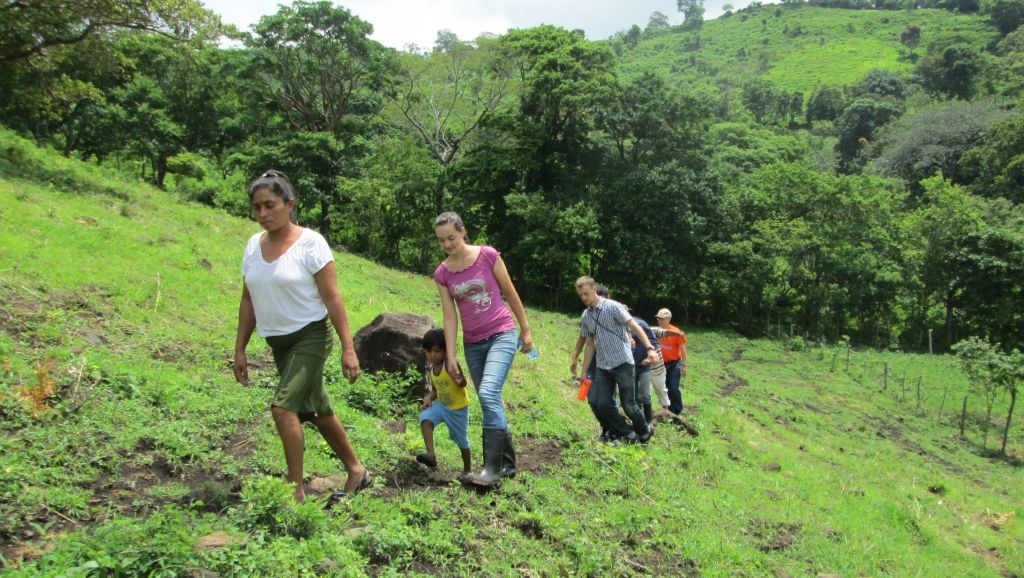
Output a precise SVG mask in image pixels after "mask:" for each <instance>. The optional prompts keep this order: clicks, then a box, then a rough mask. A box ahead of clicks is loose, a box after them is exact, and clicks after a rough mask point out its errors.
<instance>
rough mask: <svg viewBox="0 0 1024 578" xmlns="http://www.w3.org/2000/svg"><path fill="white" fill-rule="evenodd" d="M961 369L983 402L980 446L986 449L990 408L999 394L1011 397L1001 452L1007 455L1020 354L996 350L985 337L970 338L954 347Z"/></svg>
mask: <svg viewBox="0 0 1024 578" xmlns="http://www.w3.org/2000/svg"><path fill="white" fill-rule="evenodd" d="M953 351H955V352H956V356H957V360H958V361H959V362H960V367H961V369H963V372H964V373H965V374H967V381H968V383H970V385H971V389H972V390H974V392H975V393H977V394H979V395H980V396H981V398H982V400H983V401H984V402H985V423H984V426H983V427H984V433H983V436H984V438H983V442H982V444H983V445H984V446H985V447H988V429H989V427H990V426H991V424H992V406H993V405H995V402H996V398H997V397H998V395H999V393H1000V392H1001V391H1003V390H1005V391H1006V392H1007V393H1009V394H1010V397H1011V402H1010V411H1009V413H1008V414H1007V416H1006V427H1005V428H1004V429H1003V445H1002V449H1001V450H1000V451H1001V453H1003V454H1004V455H1005V454H1006V437H1007V435H1008V433H1009V431H1010V419H1011V418H1012V417H1013V409H1014V406H1015V405H1016V402H1017V385H1018V383H1019V382H1020V380H1021V379H1022V378H1024V365H1022V362H1024V356H1022V355H1021V354H1020V351H1014V352H1012V353H1009V354H1006V353H1003V352H1002V351H1000V350H999V347H998V346H996V345H993V344H992V343H989V341H988V339H987V338H984V339H982V338H978V337H970V338H968V339H965V340H963V341H960V342H959V343H957V344H956V345H954V346H953Z"/></svg>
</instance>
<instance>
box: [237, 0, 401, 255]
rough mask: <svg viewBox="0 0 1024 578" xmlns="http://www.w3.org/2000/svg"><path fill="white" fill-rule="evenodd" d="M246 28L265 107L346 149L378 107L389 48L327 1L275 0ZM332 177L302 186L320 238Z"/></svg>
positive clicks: (390, 61) (325, 228)
mask: <svg viewBox="0 0 1024 578" xmlns="http://www.w3.org/2000/svg"><path fill="white" fill-rule="evenodd" d="M253 28H254V31H253V34H250V35H247V36H246V38H245V43H246V45H247V46H248V47H249V48H251V49H252V50H253V51H254V55H255V62H254V64H255V66H256V70H257V71H258V76H259V78H260V82H259V84H258V86H259V87H260V89H261V90H262V94H263V97H264V98H265V100H266V103H267V104H268V105H270V108H269V110H270V111H274V112H278V113H280V114H281V115H282V117H283V118H284V120H285V122H286V123H287V124H288V126H289V130H291V131H297V132H299V133H305V134H315V133H326V134H327V135H330V136H331V137H332V138H334V139H336V140H337V141H339V142H340V143H341V145H342V148H345V149H348V148H349V147H348V146H347V145H348V144H349V143H351V142H352V141H353V139H355V138H356V137H357V136H359V135H362V134H364V133H365V132H366V130H367V129H368V127H369V125H370V123H371V121H372V120H373V119H374V118H375V117H376V115H377V113H378V112H379V111H380V109H381V107H382V106H383V103H384V98H383V94H382V93H383V92H384V91H385V90H386V89H387V87H388V85H389V83H390V81H391V76H392V74H393V69H394V57H393V52H392V51H390V50H388V49H385V48H384V47H383V46H381V45H380V44H379V43H377V42H375V41H373V40H370V38H369V35H370V33H371V32H373V27H372V26H371V25H370V24H369V23H367V22H364V21H363V20H361V19H360V18H358V17H357V16H354V15H352V13H351V12H349V11H348V10H346V9H345V8H341V7H336V6H334V5H332V4H331V2H329V1H327V0H322V1H318V2H305V1H302V0H297V1H296V2H294V3H293V4H292V5H291V6H281V7H280V9H279V10H278V12H277V13H276V14H272V15H269V16H263V17H262V18H260V21H259V22H258V23H257V24H256V25H255V26H254V27H253ZM328 148H331V147H328ZM317 150H322V149H321V148H320V147H317ZM336 176H338V175H336V174H329V175H323V177H322V178H320V179H315V180H314V181H315V182H311V183H310V184H311V185H315V186H316V187H318V188H317V189H315V190H309V191H308V193H309V194H311V195H314V196H316V197H319V199H320V205H321V212H320V232H321V234H323V235H324V236H325V237H328V238H329V237H330V207H331V204H332V202H333V201H334V200H335V199H336V198H337V194H336V191H335V190H334V188H335V187H334V183H335V179H334V177H336ZM321 187H326V188H321Z"/></svg>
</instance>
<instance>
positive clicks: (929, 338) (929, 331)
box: [928, 329, 934, 355]
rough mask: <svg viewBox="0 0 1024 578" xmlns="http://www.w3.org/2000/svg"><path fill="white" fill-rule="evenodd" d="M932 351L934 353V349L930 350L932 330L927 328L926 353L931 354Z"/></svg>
mask: <svg viewBox="0 0 1024 578" xmlns="http://www.w3.org/2000/svg"><path fill="white" fill-rule="evenodd" d="M933 353H934V351H932V330H931V329H929V330H928V354H929V355H932V354H933Z"/></svg>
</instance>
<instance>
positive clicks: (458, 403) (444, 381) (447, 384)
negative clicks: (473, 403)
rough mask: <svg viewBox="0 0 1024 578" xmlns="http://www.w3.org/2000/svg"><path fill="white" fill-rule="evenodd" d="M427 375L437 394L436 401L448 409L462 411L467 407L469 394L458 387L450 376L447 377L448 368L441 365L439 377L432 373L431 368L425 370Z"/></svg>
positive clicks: (463, 388) (464, 389)
mask: <svg viewBox="0 0 1024 578" xmlns="http://www.w3.org/2000/svg"><path fill="white" fill-rule="evenodd" d="M427 372H428V375H430V383H431V385H433V386H434V391H436V392H437V399H439V400H441V403H443V404H444V405H445V407H447V408H448V409H462V408H464V407H466V406H467V405H469V394H467V393H466V388H465V387H461V386H459V384H458V383H456V382H455V380H454V379H452V377H451V376H450V375H448V368H446V367H445V366H444V365H443V364H442V365H441V373H440V375H438V374H436V373H434V370H433V368H430V367H428V368H427Z"/></svg>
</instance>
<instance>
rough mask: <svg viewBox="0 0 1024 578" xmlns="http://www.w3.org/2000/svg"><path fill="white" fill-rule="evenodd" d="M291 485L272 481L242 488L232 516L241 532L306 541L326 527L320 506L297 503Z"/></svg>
mask: <svg viewBox="0 0 1024 578" xmlns="http://www.w3.org/2000/svg"><path fill="white" fill-rule="evenodd" d="M293 492H294V488H293V487H292V485H291V484H289V483H287V482H285V481H283V480H280V479H277V478H271V477H260V478H256V479H253V480H249V481H247V482H246V483H245V485H244V486H243V487H242V504H241V506H240V507H239V508H238V510H237V511H236V512H235V514H236V515H237V516H238V518H239V520H240V524H241V526H242V527H243V528H245V529H247V530H250V531H255V532H267V533H269V534H271V535H274V536H292V537H294V538H308V537H310V536H312V535H313V534H315V533H316V532H317V531H318V530H319V529H320V528H321V527H323V525H324V524H325V523H326V520H327V517H326V514H325V513H324V509H323V503H322V501H321V500H317V499H312V498H311V499H307V500H306V501H304V502H302V503H296V502H295V500H294V498H293Z"/></svg>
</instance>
